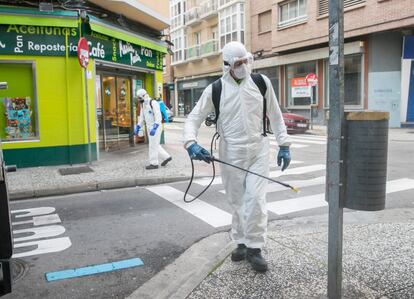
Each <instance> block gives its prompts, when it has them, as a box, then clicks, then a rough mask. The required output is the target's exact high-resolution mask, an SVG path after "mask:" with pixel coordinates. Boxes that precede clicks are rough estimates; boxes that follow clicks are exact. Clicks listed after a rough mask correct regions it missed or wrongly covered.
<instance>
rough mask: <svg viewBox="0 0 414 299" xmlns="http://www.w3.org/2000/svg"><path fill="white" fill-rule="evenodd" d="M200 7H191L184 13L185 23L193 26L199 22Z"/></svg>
mask: <svg viewBox="0 0 414 299" xmlns="http://www.w3.org/2000/svg"><path fill="white" fill-rule="evenodd" d="M201 21H202V20H201V18H200V7H193V8H191V9H190V10H188V11H187V12H186V13H185V24H186V25H188V26H195V25H198V24H200V23H201Z"/></svg>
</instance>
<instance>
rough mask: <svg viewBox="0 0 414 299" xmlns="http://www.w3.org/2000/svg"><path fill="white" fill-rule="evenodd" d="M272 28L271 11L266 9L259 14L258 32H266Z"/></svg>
mask: <svg viewBox="0 0 414 299" xmlns="http://www.w3.org/2000/svg"><path fill="white" fill-rule="evenodd" d="M271 29H272V11H271V10H268V11H266V12H263V13H261V14H259V33H262V32H268V31H270V30H271Z"/></svg>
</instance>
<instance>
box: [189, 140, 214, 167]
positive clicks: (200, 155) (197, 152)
mask: <svg viewBox="0 0 414 299" xmlns="http://www.w3.org/2000/svg"><path fill="white" fill-rule="evenodd" d="M187 152H188V154H189V155H190V158H191V159H194V160H201V161H204V162H207V163H210V161H211V156H210V153H209V152H208V150H206V149H205V148H203V147H201V146H199V145H198V144H197V143H193V144H192V145H190V146H189V147H188V148H187Z"/></svg>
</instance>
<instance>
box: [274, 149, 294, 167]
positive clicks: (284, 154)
mask: <svg viewBox="0 0 414 299" xmlns="http://www.w3.org/2000/svg"><path fill="white" fill-rule="evenodd" d="M290 160H291V158H290V150H289V147H288V146H281V147H280V149H279V153H278V154H277V166H281V165H282V161H283V166H282V171H283V170H285V169H286V168H288V166H289V164H290Z"/></svg>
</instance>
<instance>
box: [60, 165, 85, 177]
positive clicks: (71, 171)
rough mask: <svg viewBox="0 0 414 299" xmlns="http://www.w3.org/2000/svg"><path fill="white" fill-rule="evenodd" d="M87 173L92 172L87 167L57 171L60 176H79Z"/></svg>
mask: <svg viewBox="0 0 414 299" xmlns="http://www.w3.org/2000/svg"><path fill="white" fill-rule="evenodd" d="M87 172H93V169H92V168H90V167H89V166H78V167H68V168H61V169H59V173H60V174H61V175H71V174H81V173H87Z"/></svg>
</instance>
